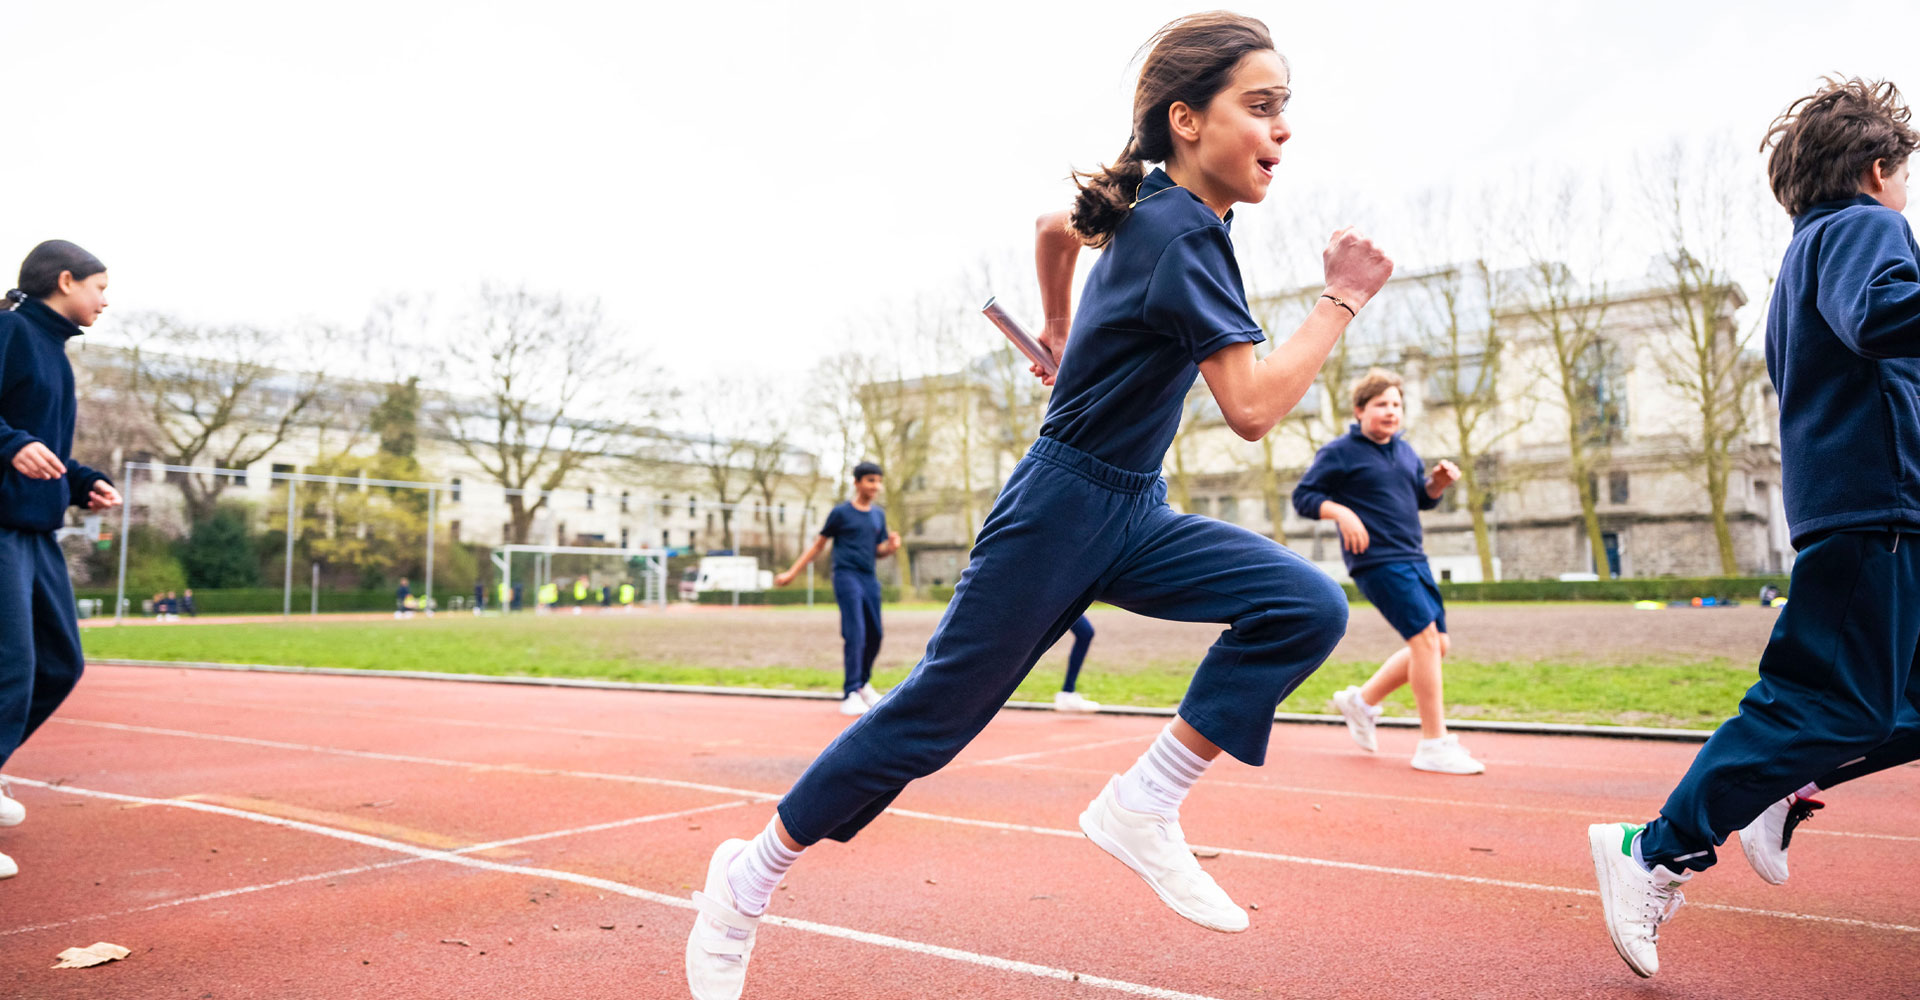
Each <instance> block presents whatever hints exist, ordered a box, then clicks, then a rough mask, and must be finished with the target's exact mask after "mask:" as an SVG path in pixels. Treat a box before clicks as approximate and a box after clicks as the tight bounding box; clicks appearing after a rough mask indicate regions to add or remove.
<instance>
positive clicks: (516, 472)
mask: <svg viewBox="0 0 1920 1000" xmlns="http://www.w3.org/2000/svg"><path fill="white" fill-rule="evenodd" d="M452 334H453V335H452V337H451V338H450V342H449V343H448V344H447V346H446V351H445V356H446V359H447V368H446V370H445V379H444V381H443V388H442V392H441V393H440V398H439V400H438V401H437V402H438V406H437V408H436V409H437V414H436V415H437V417H438V420H439V422H440V426H441V430H442V432H443V433H444V434H445V435H446V437H447V439H448V440H450V441H452V442H453V443H454V444H455V446H457V447H458V448H459V449H460V451H461V453H462V454H464V455H466V456H467V457H468V458H469V459H471V460H472V461H473V462H474V463H475V464H477V465H479V466H480V468H481V469H482V470H484V471H485V472H486V474H487V476H488V477H489V478H491V479H492V480H493V481H494V482H495V483H498V484H499V485H500V486H502V487H504V488H505V489H506V490H507V491H508V492H507V506H508V516H509V518H510V520H509V526H510V528H511V534H512V538H513V540H514V541H515V542H518V543H525V542H526V541H527V540H528V534H529V532H530V531H531V530H532V527H533V521H534V518H535V516H536V515H538V514H539V512H540V511H541V510H542V509H544V508H545V507H546V506H547V503H548V499H549V498H548V494H549V493H550V492H551V491H553V490H556V489H559V488H561V486H562V485H563V484H564V483H565V482H566V481H567V478H568V477H569V476H571V475H573V474H574V473H575V472H577V471H578V470H579V469H580V468H581V467H582V466H584V465H585V464H586V463H587V462H588V461H590V460H592V459H594V458H598V457H600V456H602V455H605V454H607V453H608V450H609V447H610V446H611V445H612V443H613V441H614V436H615V434H616V432H617V431H618V430H619V429H620V428H621V427H622V426H623V425H631V424H635V423H639V422H642V421H645V420H648V419H650V418H652V417H655V416H657V408H658V406H659V404H660V403H662V402H663V401H664V400H665V398H666V393H665V391H664V390H663V389H662V388H660V387H661V386H663V385H664V384H665V381H664V377H662V376H660V375H659V374H658V373H657V372H653V371H648V370H646V369H645V368H644V367H643V366H642V365H641V364H640V363H639V361H638V360H637V359H636V358H634V357H632V356H631V355H629V354H628V353H626V352H625V351H624V350H622V349H621V348H620V347H619V346H618V344H619V342H620V338H618V337H616V336H614V335H613V333H612V332H611V331H609V330H608V329H607V325H606V322H605V320H604V319H603V318H602V316H601V312H600V304H599V302H598V301H592V300H578V299H570V298H567V297H566V296H563V295H559V294H548V293H541V292H533V291H529V290H527V289H525V288H508V287H504V286H498V285H488V286H485V287H483V288H482V289H481V290H480V294H479V296H478V298H477V300H476V302H475V305H474V310H473V312H472V314H471V315H469V316H468V317H467V318H466V319H465V321H464V322H463V323H461V324H460V325H459V328H457V329H455V330H453V331H452ZM609 412H619V413H621V414H622V416H623V417H624V418H625V419H624V420H623V421H620V422H618V423H616V422H614V421H610V420H607V419H605V418H603V417H600V416H599V414H604V413H609Z"/></svg>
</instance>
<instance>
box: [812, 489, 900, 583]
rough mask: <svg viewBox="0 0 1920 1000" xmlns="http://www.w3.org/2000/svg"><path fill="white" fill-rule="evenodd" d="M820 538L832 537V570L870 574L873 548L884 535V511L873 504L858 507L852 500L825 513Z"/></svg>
mask: <svg viewBox="0 0 1920 1000" xmlns="http://www.w3.org/2000/svg"><path fill="white" fill-rule="evenodd" d="M820 537H822V538H831V539H833V571H834V572H835V573H839V572H842V571H848V572H854V573H865V574H866V575H868V576H872V575H874V570H873V562H874V551H873V550H874V549H876V548H878V547H879V545H880V543H881V542H883V541H886V538H887V510H886V508H885V507H882V506H880V505H879V504H874V505H873V507H872V508H871V509H869V510H861V509H860V508H858V507H855V506H854V505H853V502H852V501H847V502H846V503H842V504H839V505H838V506H836V507H834V508H833V510H831V511H828V512H827V523H826V525H825V526H823V527H822V528H821V529H820Z"/></svg>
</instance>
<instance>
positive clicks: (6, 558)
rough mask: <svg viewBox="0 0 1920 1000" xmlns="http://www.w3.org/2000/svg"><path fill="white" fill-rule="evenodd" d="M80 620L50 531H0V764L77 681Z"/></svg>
mask: <svg viewBox="0 0 1920 1000" xmlns="http://www.w3.org/2000/svg"><path fill="white" fill-rule="evenodd" d="M81 665H82V660H81V658H80V625H79V623H78V622H77V621H76V620H75V619H74V608H73V583H72V581H71V580H69V579H68V578H67V561H66V559H65V558H64V557H63V556H61V554H60V546H59V545H57V544H55V543H54V541H53V533H52V532H50V531H15V530H13V529H11V528H0V766H4V765H5V764H6V762H7V758H9V757H11V756H13V752H14V751H15V750H18V749H19V748H20V744H22V743H25V742H26V741H27V737H29V736H32V735H33V731H34V730H36V729H38V728H40V724H41V723H43V722H45V721H47V718H48V717H49V716H51V715H52V714H53V711H54V709H57V708H59V707H60V703H61V702H62V701H65V700H66V697H67V693H68V692H70V691H72V690H73V686H74V684H76V683H78V682H79V680H80V668H81Z"/></svg>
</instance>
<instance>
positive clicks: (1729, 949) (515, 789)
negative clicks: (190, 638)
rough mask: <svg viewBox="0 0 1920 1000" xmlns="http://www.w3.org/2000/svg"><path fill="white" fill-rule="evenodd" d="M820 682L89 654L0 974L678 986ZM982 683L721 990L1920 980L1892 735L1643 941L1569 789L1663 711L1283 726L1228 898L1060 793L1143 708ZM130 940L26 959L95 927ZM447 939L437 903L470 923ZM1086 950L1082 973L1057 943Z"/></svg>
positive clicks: (1204, 829)
mask: <svg viewBox="0 0 1920 1000" xmlns="http://www.w3.org/2000/svg"><path fill="white" fill-rule="evenodd" d="M842 721H843V720H842V719H841V717H840V716H839V715H837V714H835V713H834V711H833V706H832V705H831V704H830V703H823V702H814V701H789V700H777V699H758V698H730V697H717V696H704V695H681V694H653V693H629V692H609V691H591V690H568V689H547V688H525V687H506V686H494V685H483V684H460V683H448V682H433V681H411V680H391V679H374V678H367V679H361V678H340V677H322V676H297V675H271V674H245V673H223V672H203V671H185V670H175V669H155V668H134V667H94V668H92V669H91V672H90V673H89V676H88V678H87V680H86V682H85V683H84V684H82V685H81V687H80V689H79V690H78V691H77V692H76V693H75V695H74V697H73V698H72V699H71V700H70V701H69V702H68V703H67V706H66V707H65V708H64V709H63V710H62V712H61V714H60V715H59V716H57V717H56V718H55V720H54V721H53V722H51V723H49V724H48V725H47V727H46V728H45V729H44V730H42V732H41V733H40V734H39V735H38V736H36V737H35V739H34V741H33V742H32V743H30V744H29V745H28V746H27V747H26V748H25V749H23V750H22V751H21V752H20V754H19V755H18V756H16V758H15V759H14V761H13V762H12V763H11V764H10V765H9V768H8V771H9V774H10V776H11V777H12V778H13V779H14V782H15V784H14V790H15V795H16V796H17V797H18V798H19V799H20V800H21V801H22V802H24V803H25V804H26V806H27V808H28V810H29V813H30V814H29V816H28V819H27V822H26V824H24V825H23V826H20V827H17V828H14V829H12V830H8V831H0V850H5V851H6V852H8V853H10V854H12V855H13V856H14V857H15V858H16V859H17V860H18V861H19V862H20V864H21V867H22V869H23V871H22V874H21V875H20V876H19V877H17V878H15V879H12V880H10V881H5V882H0V995H4V996H19V997H34V998H61V997H116V998H117V997H199V998H227V997H408V998H415V997H421V998H425V997H476V998H478V997H487V998H496V997H579V998H598V997H609V998H611V997H620V998H632V997H680V996H685V986H684V983H683V980H682V978H681V975H682V974H681V971H680V964H681V949H682V947H683V944H684V941H685V933H686V929H687V925H688V920H689V917H690V914H689V911H688V910H687V909H686V908H685V905H686V904H685V902H684V899H685V897H686V895H687V892H688V890H689V888H691V887H692V885H693V884H694V883H695V882H697V881H698V880H699V879H700V878H701V876H702V873H703V872H704V869H705V863H706V858H707V855H708V853H709V852H710V851H711V849H712V847H713V846H714V844H715V843H716V842H717V841H718V840H719V839H720V838H722V837H726V836H746V835H750V834H752V833H753V832H755V831H756V830H758V829H759V828H760V826H761V825H762V824H763V823H764V822H765V821H766V817H767V815H768V810H769V806H770V803H771V801H772V799H773V798H774V797H775V796H776V795H777V794H778V793H779V792H780V791H782V790H783V789H784V788H785V787H786V786H787V785H788V783H789V782H791V781H792V779H793V778H794V777H795V776H796V775H797V774H798V773H799V772H800V770H801V769H802V768H803V767H804V766H805V765H806V763H807V762H808V760H810V759H811V758H812V756H813V754H814V753H815V752H816V751H817V750H818V749H819V748H820V747H821V746H822V745H824V744H825V743H826V741H827V740H829V739H830V738H831V737H832V736H833V734H834V733H835V732H837V731H838V730H839V728H840V727H841V724H842ZM1159 726H1160V721H1159V720H1155V719H1148V718H1138V717H1120V716H1100V717H1091V718H1088V717H1079V718H1068V717H1061V716H1056V715H1053V714H1051V713H1042V712H1007V713H1003V714H1002V715H1001V717H1000V718H999V719H998V720H997V721H996V722H995V723H994V724H993V726H991V727H990V728H989V729H988V730H987V732H986V733H985V734H984V735H983V736H982V737H981V738H980V739H979V740H978V741H977V742H976V743H975V744H974V745H973V746H972V747H971V748H969V749H968V750H967V751H966V753H964V754H963V755H962V756H961V757H960V759H959V760H958V761H956V762H955V764H954V765H953V766H952V767H950V768H949V769H948V770H946V771H945V772H942V773H941V774H939V775H936V776H934V777H933V778H930V779H928V780H926V781H924V782H921V783H919V784H917V785H915V786H913V787H912V788H910V789H909V790H908V791H907V792H906V794H905V795H903V796H901V798H900V799H899V801H898V803H897V808H896V809H894V810H893V811H892V813H891V814H889V815H887V816H885V817H883V818H881V819H880V820H879V821H877V822H876V823H875V824H874V825H873V826H872V827H871V828H869V830H868V831H867V833H866V834H864V835H863V836H862V837H860V838H859V839H858V840H856V841H855V842H854V843H853V844H850V845H839V844H823V845H822V846H820V847H819V848H817V849H816V850H814V851H812V852H810V853H809V855H808V856H807V857H806V858H804V859H803V860H802V861H801V863H800V865H799V866H798V867H796V868H795V869H794V871H793V873H792V874H791V876H790V877H789V879H788V882H787V886H788V888H787V889H786V890H785V891H783V892H781V893H779V894H777V896H776V899H775V903H774V907H773V911H772V912H773V914H775V915H776V917H777V918H778V919H777V920H772V919H770V922H769V925H766V926H763V929H762V932H761V939H760V944H759V950H758V952H757V954H756V955H755V959H754V967H753V975H752V978H751V979H750V980H749V985H748V992H747V996H748V997H750V998H754V997H759V998H802V997H807V998H811V997H888V998H892V997H937V998H941V1000H955V998H962V997H965V998H973V997H994V998H1000V997H1006V998H1013V997H1068V998H1079V997H1085V998H1107V997H1125V996H1147V997H1161V998H1184V997H1201V998H1209V997H1211V998H1243V997H1244V998H1252V997H1273V996H1311V997H1324V996H1354V997H1533V996H1539V997H1791V996H1808V997H1821V998H1824V1000H1835V998H1841V997H1900V996H1920V902H1916V900H1917V899H1920V893H1917V892H1916V890H1917V889H1920V823H1916V822H1915V820H1916V819H1920V769H1916V768H1902V769H1898V770H1896V771H1893V772H1889V773H1887V774H1884V775H1879V776H1876V777H1874V778H1869V779H1866V780H1864V781H1861V782H1857V783H1855V784H1853V785H1850V786H1847V787H1846V788H1843V789H1841V790H1839V791H1838V792H1836V793H1834V794H1833V795H1831V796H1830V797H1829V799H1828V801H1829V803H1830V808H1829V809H1827V810H1826V812H1825V813H1823V814H1822V815H1821V816H1820V817H1819V819H1818V820H1816V821H1815V822H1814V823H1813V824H1811V825H1810V826H1808V827H1806V828H1803V829H1804V830H1805V835H1804V836H1803V837H1800V838H1797V839H1796V840H1795V844H1794V852H1793V873H1794V874H1793V880H1792V881H1791V882H1790V883H1788V884H1787V885H1786V886H1782V887H1772V886H1768V885H1766V884H1764V883H1762V882H1761V881H1760V880H1759V879H1758V878H1757V877H1756V876H1754V875H1753V873H1752V872H1751V871H1750V870H1749V869H1748V868H1747V866H1746V864H1745V863H1744V861H1743V860H1742V859H1741V857H1740V855H1739V849H1738V847H1737V846H1734V845H1733V844H1729V845H1728V847H1727V848H1726V849H1725V851H1723V860H1724V864H1723V865H1722V866H1721V867H1720V868H1718V869H1716V870H1715V871H1714V872H1712V873H1710V874H1709V875H1707V876H1705V877H1703V878H1701V879H1698V880H1696V882H1695V889H1694V890H1693V891H1692V892H1691V893H1690V895H1691V898H1692V903H1691V905H1689V906H1688V907H1687V908H1686V909H1685V910H1684V911H1682V913H1681V914H1680V916H1679V917H1678V918H1677V920H1676V921H1675V922H1674V923H1673V924H1670V925H1669V926H1668V928H1667V930H1666V933H1665V935H1664V937H1665V942H1664V946H1663V948H1662V955H1661V958H1662V962H1663V965H1664V966H1665V971H1663V972H1662V974H1661V976H1660V977H1659V978H1658V979H1656V980H1653V981H1651V982H1643V981H1641V980H1639V979H1636V978H1635V977H1634V976H1633V975H1632V974H1631V973H1630V972H1628V971H1627V969H1626V967H1625V966H1624V965H1623V964H1622V963H1621V962H1620V961H1619V959H1618V958H1616V957H1615V955H1614V954H1613V949H1612V948H1611V946H1610V945H1608V943H1607V940H1606V935H1605V931H1604V929H1603V928H1602V927H1601V926H1600V923H1599V901H1598V899H1597V897H1595V896H1593V895H1592V894H1591V892H1590V889H1591V883H1592V878H1593V875H1592V868H1591V865H1590V862H1589V860H1588V857H1587V851H1586V839H1585V836H1584V828H1585V825H1586V824H1587V823H1588V822H1590V821H1594V820H1604V819H1637V818H1643V817H1645V816H1646V815H1648V814H1649V813H1651V812H1652V811H1653V810H1654V809H1656V808H1657V807H1658V805H1659V803H1660V801H1661V797H1662V796H1663V794H1664V793H1665V790H1666V789H1667V788H1668V787H1669V786H1670V785H1671V783H1672V782H1673V780H1674V779H1675V778H1676V777H1677V776H1678V775H1679V774H1680V773H1681V771H1682V769H1684V767H1685V766H1686V762H1687V761H1688V760H1689V759H1690V757H1691V756H1692V754H1693V752H1694V749H1695V748H1694V747H1693V746H1692V745H1688V744H1675V743H1659V742H1640V741H1624V740H1601V739H1585V738H1571V737H1539V736H1523V735H1515V734H1468V735H1467V737H1466V741H1467V742H1468V744H1469V745H1470V746H1472V747H1473V749H1474V750H1475V751H1476V752H1477V753H1478V754H1479V755H1480V756H1481V757H1482V758H1483V759H1485V760H1486V761H1487V762H1488V764H1489V768H1490V770H1489V772H1488V774H1487V775H1485V776H1483V777H1479V778H1448V777H1440V776H1432V775H1423V774H1419V773H1417V772H1414V771H1412V770H1410V769H1408V768H1407V767H1406V765H1405V755H1406V753H1408V752H1410V750H1411V741H1412V740H1413V739H1414V735H1415V734H1414V733H1412V732H1409V731H1405V730H1389V731H1385V732H1383V733H1382V743H1383V744H1384V746H1383V751H1382V753H1381V754H1380V755H1379V756H1377V757H1374V756H1368V755H1366V754H1363V753H1360V752H1358V751H1357V750H1355V749H1353V748H1352V746H1351V744H1349V743H1348V741H1347V738H1346V736H1345V733H1344V732H1343V731H1342V730H1340V729H1337V728H1335V727H1331V726H1318V725H1291V726H1280V727H1277V728H1276V729H1275V731H1274V748H1273V754H1272V758H1271V761H1270V764H1269V766H1268V767H1266V768H1258V769H1256V768H1249V767H1244V766H1241V765H1239V764H1236V763H1232V762H1225V763H1223V764H1221V765H1217V766H1216V767H1215V768H1214V769H1213V771H1212V773H1210V774H1209V775H1208V777H1207V779H1206V780H1205V781H1203V782H1202V784H1201V785H1200V787H1199V788H1198V789H1197V790H1196V791H1195V792H1194V794H1193V797H1192V798H1191V799H1190V800H1189V802H1188V805H1187V808H1186V810H1185V815H1184V817H1183V825H1184V826H1185V827H1186V829H1187V832H1188V836H1189V838H1190V839H1191V840H1192V841H1193V842H1194V843H1195V844H1197V845H1214V846H1215V847H1217V848H1219V849H1220V850H1221V854H1220V856H1218V857H1216V858H1213V859H1211V860H1209V861H1207V862H1205V863H1206V864H1207V866H1208V867H1209V869H1210V870H1211V871H1212V872H1213V873H1214V874H1215V876H1216V877H1217V878H1218V879H1219V880H1220V882H1221V883H1222V885H1224V886H1225V887H1226V888H1227V889H1228V891H1229V892H1231V893H1232V894H1233V895H1234V896H1235V898H1236V899H1239V900H1241V901H1242V902H1243V903H1246V904H1252V905H1257V907H1258V910H1257V912H1254V913H1253V914H1252V917H1253V928H1252V930H1250V931H1249V932H1247V933H1245V934H1240V935H1222V934H1216V933H1213V932H1210V931H1207V930H1204V929H1201V928H1199V927H1196V926H1194V925H1191V924H1188V923H1186V922H1185V921H1183V920H1181V919H1179V918H1178V917H1175V916H1173V915H1172V914H1171V913H1170V912H1168V911H1167V910H1165V909H1164V908H1163V907H1162V906H1161V904H1160V903H1159V902H1158V901H1157V900H1155V899H1154V898H1153V896H1152V894H1151V893H1150V892H1149V891H1148V890H1147V889H1146V887H1145V886H1143V885H1142V884H1141V883H1140V882H1139V881H1138V879H1136V878H1135V877H1134V876H1133V875H1132V874H1131V873H1130V872H1127V871H1126V870H1125V869H1123V868H1122V867H1121V866H1120V865H1119V864H1117V863H1116V862H1114V861H1112V860H1110V859H1108V858H1107V857H1106V856H1105V855H1103V854H1101V853H1100V852H1098V851H1097V850H1095V849H1094V848H1093V847H1092V846H1091V845H1090V844H1088V843H1087V842H1086V841H1085V840H1084V839H1083V838H1082V837H1081V836H1080V835H1079V833H1078V830H1077V827H1076V826H1075V817H1076V816H1077V814H1078V812H1079V810H1080V808H1081V806H1082V805H1083V804H1084V803H1085V801H1086V800H1087V799H1088V798H1089V797H1091V796H1092V795H1093V794H1094V793H1095V792H1096V791H1097V790H1098V789H1099V787H1100V785H1101V784H1102V783H1103V782H1104V781H1105V780H1106V776H1107V775H1108V774H1110V773H1112V772H1113V771H1115V770H1117V769H1120V768H1123V767H1124V766H1125V765H1126V764H1127V763H1128V762H1130V761H1131V760H1132V758H1133V757H1134V756H1136V755H1137V754H1138V753H1139V751H1140V750H1141V749H1142V748H1143V747H1144V746H1145V745H1146V742H1147V741H1148V740H1149V739H1150V738H1151V737H1152V736H1153V734H1154V733H1155V732H1156V731H1158V729H1159ZM103 940H104V941H111V942H114V943H117V944H120V945H123V946H125V947H128V948H130V949H132V950H133V955H132V957H130V958H129V959H127V960H125V961H122V962H117V963H113V964H110V965H106V966H101V967H97V968H93V969H85V970H62V971H52V970H50V969H48V966H50V965H51V964H52V963H53V958H54V955H55V953H56V952H58V951H60V950H61V949H63V948H66V947H69V946H74V945H87V944H90V943H92V942H94V941H103ZM462 942H464V943H462ZM1076 976H1077V977H1078V978H1077V980H1076V978H1075V977H1076Z"/></svg>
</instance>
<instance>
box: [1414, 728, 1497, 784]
mask: <svg viewBox="0 0 1920 1000" xmlns="http://www.w3.org/2000/svg"><path fill="white" fill-rule="evenodd" d="M1413 769H1414V770H1416V771H1432V772H1433V773H1435V774H1480V773H1482V772H1484V771H1486V769H1487V765H1485V764H1482V763H1480V762H1479V761H1477V760H1474V759H1473V755H1472V754H1470V753H1468V752H1467V748H1466V747H1463V746H1461V745H1460V739H1459V737H1456V736H1454V735H1453V734H1452V733H1448V734H1447V735H1445V736H1442V737H1440V738H1439V739H1437V740H1421V741H1420V745H1419V746H1417V747H1415V748H1414V751H1413Z"/></svg>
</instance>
